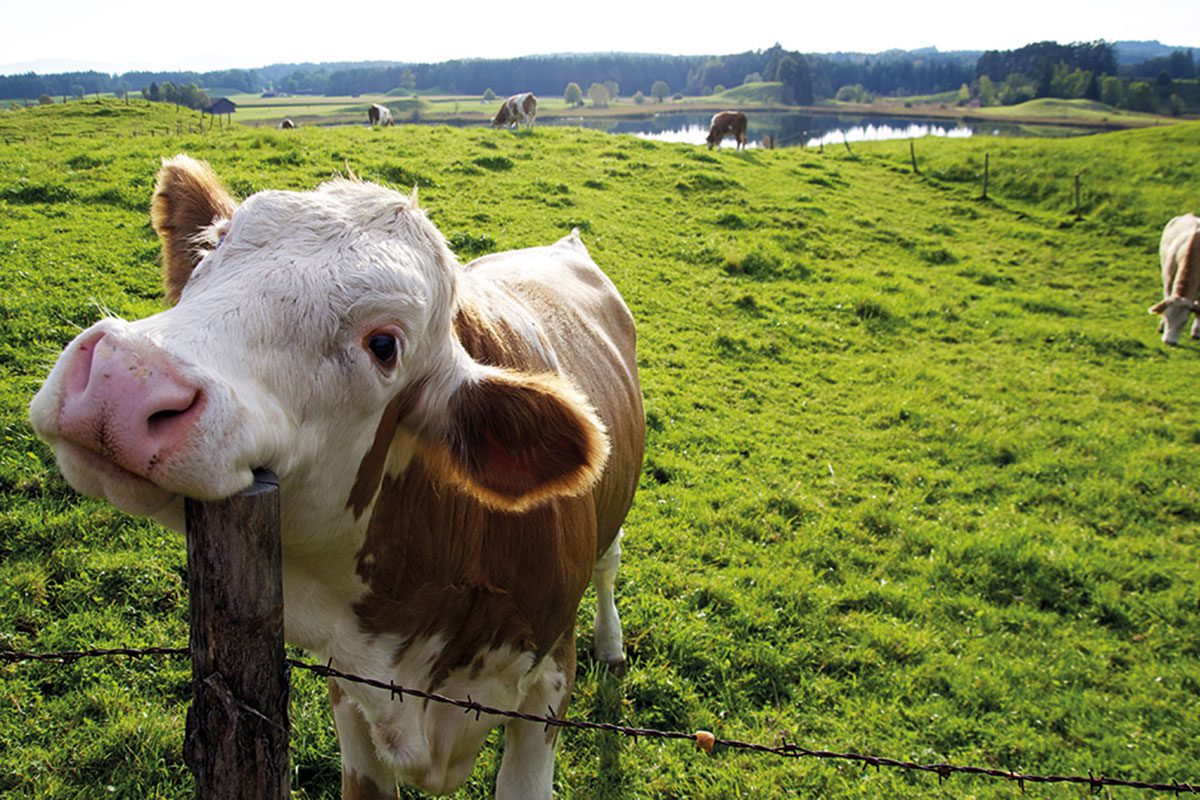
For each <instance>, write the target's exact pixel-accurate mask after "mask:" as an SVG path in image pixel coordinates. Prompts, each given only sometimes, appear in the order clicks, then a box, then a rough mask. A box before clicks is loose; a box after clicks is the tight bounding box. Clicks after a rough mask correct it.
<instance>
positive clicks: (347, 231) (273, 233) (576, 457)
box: [30, 156, 645, 798]
mask: <svg viewBox="0 0 1200 800" xmlns="http://www.w3.org/2000/svg"><path fill="white" fill-rule="evenodd" d="M152 221H153V224H154V227H155V229H156V230H157V231H158V234H159V236H160V237H161V240H162V245H163V257H164V262H165V263H164V268H165V269H164V271H165V283H166V296H167V300H168V302H170V303H173V304H174V305H173V307H172V308H169V309H167V310H166V311H163V312H162V313H159V314H156V315H154V316H151V317H148V318H146V319H143V320H140V321H137V322H126V321H124V320H121V319H116V318H111V317H110V318H106V319H104V320H101V321H100V322H98V323H96V324H95V325H93V326H92V327H90V328H89V329H87V330H85V331H84V332H83V333H81V334H79V336H77V337H76V338H75V340H74V341H73V342H71V343H70V344H69V345H68V346H67V348H66V350H65V351H64V352H63V354H62V355H61V356H60V357H59V359H58V363H57V364H56V365H55V367H54V369H53V371H52V372H51V373H50V375H49V377H48V378H47V379H46V382H45V384H44V385H43V386H42V388H41V390H40V391H39V392H38V393H37V396H36V397H35V398H34V400H33V402H32V404H31V406H30V417H31V420H32V422H33V426H34V429H35V430H36V431H37V432H38V434H39V435H40V436H41V437H43V438H44V439H45V440H46V441H47V442H49V443H50V444H51V445H52V446H53V447H54V450H55V454H56V456H57V459H58V463H59V465H60V467H61V469H62V473H63V475H64V476H65V477H66V478H67V480H68V481H69V482H70V483H71V484H72V485H73V486H75V487H76V488H77V489H79V490H80V491H82V492H84V493H86V494H91V495H96V496H100V497H104V498H107V499H108V500H109V501H111V502H112V503H113V504H114V505H116V506H118V507H119V508H121V509H124V510H125V511H127V512H129V513H132V514H140V515H148V516H151V517H154V518H155V519H157V520H159V521H161V522H163V523H165V524H167V525H169V526H171V527H173V528H176V529H181V528H182V526H183V502H182V498H183V497H184V496H187V497H193V498H199V499H213V498H220V497H225V496H227V495H230V494H232V493H234V492H236V491H238V490H240V489H242V488H244V487H246V486H248V485H249V484H250V483H251V482H252V476H251V471H252V470H253V469H254V468H255V467H260V466H265V467H268V468H270V469H272V470H273V471H274V472H275V473H277V474H278V476H279V481H280V496H281V524H282V536H283V584H284V605H285V634H286V637H287V639H288V641H290V642H292V643H294V644H297V645H299V646H301V647H304V648H306V649H308V650H309V651H311V652H312V653H314V654H316V656H317V657H318V658H319V659H320V660H321V661H322V662H325V661H326V660H332V664H333V666H334V667H335V668H337V669H340V670H343V671H346V672H350V673H354V674H358V675H362V676H365V677H371V678H375V679H378V680H381V681H394V682H395V683H396V684H400V685H404V686H410V687H419V688H422V689H427V690H435V691H438V692H441V693H443V694H447V695H452V696H457V697H464V698H465V697H467V696H470V697H471V698H472V699H474V700H477V701H479V702H481V703H484V704H488V705H492V706H496V707H507V708H513V709H517V710H520V711H524V712H528V713H534V714H544V713H545V712H546V710H547V709H553V710H554V711H555V712H557V713H563V712H565V709H566V706H567V702H568V699H569V695H570V692H571V688H572V685H573V682H574V677H575V632H574V622H575V616H576V610H577V608H578V605H579V602H580V599H581V598H582V597H583V594H584V589H585V588H586V586H587V583H588V580H589V578H591V579H592V580H594V582H595V586H596V595H597V600H598V608H597V613H596V633H595V651H596V655H597V657H598V658H599V659H600V660H601V661H604V662H607V663H609V664H611V665H619V664H620V663H622V662H623V658H624V657H623V655H622V645H621V628H620V621H619V620H618V617H617V611H616V606H615V605H614V604H613V582H614V579H615V576H616V570H617V566H618V563H619V560H620V536H621V524H622V522H623V520H624V517H625V515H626V513H627V511H628V509H629V507H630V504H631V502H632V499H633V493H634V488H635V486H636V484H637V478H638V473H639V471H640V469H641V461H642V450H643V447H644V444H645V419H644V415H643V410H642V400H641V391H640V388H639V384H638V376H637V361H636V355H635V352H634V323H633V319H632V317H631V316H630V313H629V310H628V309H627V308H626V306H625V304H624V302H623V301H622V299H621V296H620V294H618V292H617V289H616V287H615V286H614V285H613V284H612V282H611V281H610V280H609V279H608V278H607V277H606V276H605V275H604V273H602V272H601V271H600V269H599V268H598V267H597V266H596V264H595V263H594V262H593V261H592V259H591V257H590V256H589V255H588V252H587V250H586V248H585V247H584V245H583V243H582V241H581V240H580V237H579V233H578V231H575V232H573V233H571V234H570V235H569V236H567V237H565V238H563V239H562V240H560V241H559V242H557V243H555V244H553V245H549V246H546V247H536V248H530V249H526V250H518V251H513V252H507V253H499V254H495V255H490V256H486V257H484V258H481V259H478V260H477V261H475V262H473V263H471V264H469V265H467V267H465V268H464V267H462V266H460V265H459V263H458V261H457V260H456V259H455V257H454V255H453V254H452V253H451V252H450V250H449V249H448V247H447V246H446V241H445V239H444V238H443V237H442V235H441V234H440V233H439V232H438V230H437V229H436V228H435V227H434V226H433V225H432V223H430V222H429V220H428V219H427V218H426V216H425V214H424V213H423V212H422V211H420V210H419V209H418V207H417V203H416V196H415V194H414V195H413V196H412V197H408V196H405V195H401V194H398V193H396V192H394V191H392V190H389V189H385V188H383V187H380V186H376V185H373V184H369V183H363V182H358V181H354V180H346V179H337V180H333V181H330V182H328V183H326V184H323V185H322V186H320V187H319V188H318V189H316V190H315V191H312V192H303V193H298V192H282V191H267V192H261V193H259V194H256V195H253V196H252V197H250V198H249V199H247V200H246V201H244V202H243V203H241V205H240V206H239V205H237V204H236V203H235V201H234V200H233V199H232V198H231V197H230V196H229V195H228V194H227V193H226V191H225V190H224V189H223V188H222V186H221V184H220V183H219V181H218V180H217V179H216V177H215V176H214V175H213V173H212V172H211V171H210V170H209V168H208V167H207V166H206V165H203V164H201V163H199V162H196V161H193V160H192V159H190V158H188V157H186V156H177V157H175V158H173V159H171V160H169V161H166V162H165V163H164V165H163V168H162V170H161V172H160V173H159V176H158V183H157V186H156V188H155V194H154V200H153V206H152ZM329 692H330V699H331V703H332V706H333V714H334V719H335V721H336V723H337V732H338V738H339V740H340V744H341V750H342V794H343V797H346V798H349V797H354V798H361V797H371V798H384V797H394V796H395V785H396V782H397V780H399V781H403V782H406V783H411V784H415V785H416V786H418V787H420V788H422V789H425V790H427V791H430V792H435V793H444V792H449V791H452V790H453V789H454V788H455V787H457V786H459V785H460V784H461V783H462V782H463V781H464V780H466V778H467V777H468V775H469V774H470V772H471V770H472V766H473V764H474V761H475V757H476V755H477V753H478V751H479V749H480V747H481V746H482V745H483V743H484V740H485V739H486V738H487V736H488V732H489V730H490V729H491V728H494V727H496V726H497V725H499V724H501V723H503V724H504V725H505V727H506V732H505V737H504V754H503V759H502V761H501V764H500V770H499V774H498V777H497V779H496V795H497V797H503V798H548V797H550V796H551V793H552V778H553V773H554V749H555V744H556V740H557V729H556V728H549V729H547V728H545V727H544V726H543V725H541V724H538V723H532V722H528V721H523V720H508V721H505V720H502V719H498V718H496V717H491V716H488V715H483V716H482V717H477V716H476V715H471V714H463V713H462V711H461V709H457V708H453V707H450V706H445V705H437V704H432V703H424V702H413V701H411V700H410V701H408V702H396V701H394V700H392V699H391V698H390V697H389V692H387V691H379V690H377V689H373V688H370V687H367V686H363V685H361V684H357V683H349V682H346V683H343V682H340V681H338V680H331V681H330V683H329Z"/></svg>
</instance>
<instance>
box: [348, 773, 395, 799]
mask: <svg viewBox="0 0 1200 800" xmlns="http://www.w3.org/2000/svg"><path fill="white" fill-rule="evenodd" d="M396 797H397V795H396V789H395V787H393V788H392V789H390V790H389V789H384V788H382V787H381V786H379V785H378V784H377V783H375V781H373V780H371V778H370V777H369V776H367V775H359V774H358V773H357V772H354V771H353V770H351V771H350V772H343V773H342V800H396Z"/></svg>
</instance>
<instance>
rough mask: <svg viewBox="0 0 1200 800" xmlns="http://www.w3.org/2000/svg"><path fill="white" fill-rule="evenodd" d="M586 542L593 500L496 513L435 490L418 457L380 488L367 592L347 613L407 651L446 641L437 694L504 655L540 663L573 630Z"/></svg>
mask: <svg viewBox="0 0 1200 800" xmlns="http://www.w3.org/2000/svg"><path fill="white" fill-rule="evenodd" d="M595 540H596V511H595V504H594V502H593V501H592V498H591V497H590V496H584V497H576V498H562V499H558V500H553V501H551V502H549V503H547V504H545V505H542V506H540V507H538V508H536V509H533V510H532V511H529V512H526V513H524V514H506V513H501V512H496V511H492V510H490V509H487V508H485V507H484V506H482V505H480V503H479V502H478V501H477V500H476V499H475V498H474V497H473V496H472V495H470V494H467V493H466V492H463V491H462V490H461V489H457V488H455V487H450V486H440V485H439V483H438V481H437V478H436V473H435V472H434V471H431V469H430V468H429V465H428V464H427V463H426V461H425V459H424V458H423V457H421V456H418V457H416V458H414V459H413V462H412V463H411V464H410V465H409V468H408V469H407V470H406V471H405V473H404V474H403V475H401V476H398V477H395V478H393V477H390V476H385V477H384V479H383V486H382V490H381V492H380V496H379V500H378V502H377V503H376V504H375V508H374V509H373V511H372V513H371V520H370V524H369V526H368V529H367V536H366V540H365V542H364V544H363V548H362V550H361V551H360V552H359V554H358V574H359V576H360V577H361V578H362V579H363V580H364V582H366V584H367V585H368V586H369V587H370V593H369V594H368V595H367V596H366V597H365V598H364V599H363V600H362V601H361V602H359V603H358V604H357V605H356V606H355V609H354V610H355V613H356V614H357V615H358V617H359V620H360V622H361V624H362V625H363V627H364V628H365V629H366V630H368V631H370V632H371V633H374V634H380V633H394V634H398V635H400V636H401V637H402V638H403V639H404V641H405V646H407V644H408V643H411V642H413V641H417V640H420V639H424V638H427V637H429V636H432V635H435V634H441V635H442V636H444V637H445V639H446V642H447V644H446V647H445V648H444V649H443V650H442V652H441V653H440V654H439V656H438V659H437V661H436V663H435V664H434V665H433V669H432V671H431V676H432V685H434V686H436V685H438V684H439V683H440V682H441V681H443V680H444V679H445V678H446V676H447V675H448V674H449V673H450V671H451V670H454V669H457V668H459V667H468V666H470V665H471V663H472V660H473V659H474V657H475V656H476V655H477V654H479V653H485V652H487V651H489V650H493V649H496V648H498V647H502V646H505V645H507V646H510V647H513V648H515V649H517V650H525V651H530V652H533V653H534V654H535V655H536V656H537V657H539V658H540V657H541V656H543V655H545V654H546V653H547V652H549V651H550V649H551V648H552V647H553V645H554V643H555V642H556V641H557V640H558V638H559V637H560V636H561V635H562V633H563V632H564V631H566V630H568V629H569V628H570V627H571V626H572V625H573V624H574V621H575V609H576V608H577V607H578V605H579V600H580V598H581V597H582V596H583V591H584V588H585V587H586V586H587V582H588V579H589V578H590V576H591V569H592V563H593V559H594V557H595V556H594V553H595V547H596V541H595ZM399 655H400V654H399V653H397V657H399Z"/></svg>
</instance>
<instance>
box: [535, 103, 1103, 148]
mask: <svg viewBox="0 0 1200 800" xmlns="http://www.w3.org/2000/svg"><path fill="white" fill-rule="evenodd" d="M746 117H747V121H748V130H747V131H746V146H747V147H762V146H763V145H764V142H765V139H766V137H770V141H771V144H772V146H774V147H796V146H804V147H822V146H824V145H835V144H842V143H843V142H850V143H853V142H867V141H881V140H885V139H916V138H920V137H923V136H944V137H953V138H967V137H970V136H1029V135H1035V134H1033V133H1032V132H1030V131H1028V130H1027V129H1025V128H1023V127H1022V126H1020V125H1011V124H1003V123H995V122H965V121H961V120H952V119H946V120H941V119H937V120H934V119H922V118H917V117H874V116H871V117H863V116H842V115H837V114H792V113H779V112H753V111H750V112H747V113H746ZM711 119H712V115H711V114H708V113H667V114H655V115H654V116H653V117H647V118H644V119H617V120H614V119H583V118H575V119H558V120H553V121H552V120H546V121H545V124H557V125H573V126H577V127H586V128H594V129H598V130H603V131H607V132H608V133H628V134H633V135H634V136H639V137H641V138H643V139H652V140H654V141H658V142H677V143H681V144H704V143H705V140H706V138H707V136H708V125H709V121H710V120H711ZM540 122H541V121H540V120H539V123H540ZM1040 133H1041V134H1043V135H1044V133H1045V132H1044V131H1040ZM1055 133H1057V134H1058V135H1064V134H1066V135H1071V134H1081V133H1087V131H1086V130H1084V129H1070V130H1067V129H1059V130H1056V131H1055ZM722 146H723V147H733V146H734V142H733V139H731V138H727V139H726V140H725V141H724V143H723V145H722Z"/></svg>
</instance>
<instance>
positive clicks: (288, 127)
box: [279, 119, 296, 131]
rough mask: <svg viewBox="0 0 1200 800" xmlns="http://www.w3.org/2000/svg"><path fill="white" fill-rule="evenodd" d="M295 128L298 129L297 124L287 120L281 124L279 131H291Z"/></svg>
mask: <svg viewBox="0 0 1200 800" xmlns="http://www.w3.org/2000/svg"><path fill="white" fill-rule="evenodd" d="M294 127H296V123H294V122H292V121H291V120H290V119H285V120H284V121H283V122H281V123H279V130H281V131H290V130H291V129H292V128H294Z"/></svg>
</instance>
